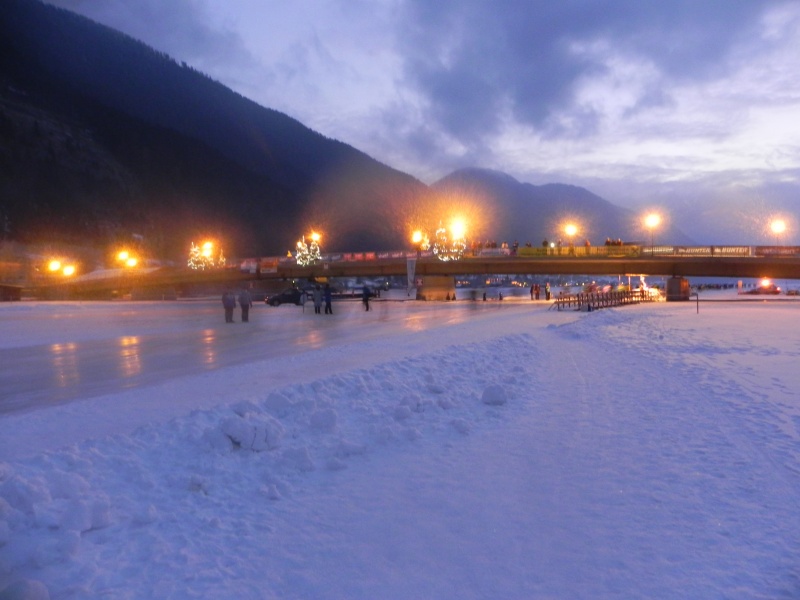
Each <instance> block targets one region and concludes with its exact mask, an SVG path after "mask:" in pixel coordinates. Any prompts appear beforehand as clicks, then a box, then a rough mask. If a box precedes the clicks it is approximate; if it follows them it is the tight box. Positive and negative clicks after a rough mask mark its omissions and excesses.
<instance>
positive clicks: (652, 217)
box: [644, 213, 661, 229]
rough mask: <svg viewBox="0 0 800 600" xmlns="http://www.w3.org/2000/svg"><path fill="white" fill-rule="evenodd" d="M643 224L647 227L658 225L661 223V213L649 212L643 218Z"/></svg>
mask: <svg viewBox="0 0 800 600" xmlns="http://www.w3.org/2000/svg"><path fill="white" fill-rule="evenodd" d="M644 225H645V227H647V228H648V229H655V228H656V227H658V226H659V225H661V215H659V214H656V213H651V214H649V215H647V216H646V217H645V218H644Z"/></svg>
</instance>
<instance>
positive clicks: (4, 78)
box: [0, 0, 425, 255]
mask: <svg viewBox="0 0 800 600" xmlns="http://www.w3.org/2000/svg"><path fill="white" fill-rule="evenodd" d="M3 4H4V6H3V10H2V12H0V84H2V86H1V87H2V91H1V92H0V108H2V112H0V139H2V144H3V151H2V153H0V194H1V195H0V212H2V216H3V219H4V223H5V225H6V230H7V232H6V235H7V236H10V237H12V238H13V239H19V240H21V241H42V240H45V239H48V238H55V237H59V236H60V237H62V238H63V237H66V238H68V239H69V240H70V241H73V242H77V241H81V240H83V241H93V242H96V243H105V242H107V241H108V240H109V239H110V238H115V237H125V236H126V235H130V234H131V233H138V234H140V235H144V236H145V237H146V238H147V239H148V240H150V242H151V243H152V244H154V245H155V246H157V248H158V250H159V251H161V252H172V253H175V252H180V253H185V248H187V247H188V245H189V242H190V240H192V239H197V238H198V236H202V235H208V234H216V235H218V236H221V237H223V238H225V239H226V247H228V248H229V254H232V253H237V254H239V255H242V254H245V255H258V254H270V253H271V254H275V253H283V252H285V251H286V250H287V248H291V247H293V246H294V242H295V241H296V240H297V239H298V238H299V237H300V235H302V234H304V233H307V232H309V231H310V230H311V229H312V228H317V229H319V230H321V231H322V232H323V233H324V234H325V236H326V238H325V241H328V242H329V243H330V244H332V245H333V246H335V247H338V248H339V249H347V250H359V249H366V248H371V249H381V248H389V247H392V248H396V247H398V246H400V245H401V244H403V243H404V240H405V238H406V237H407V236H406V230H407V226H406V224H405V223H402V216H403V206H407V205H409V204H410V203H412V202H413V201H414V199H415V198H417V197H419V195H420V194H422V193H424V192H425V186H424V185H423V184H422V183H420V182H419V181H417V180H416V179H414V178H413V177H411V176H409V175H407V174H404V173H401V172H399V171H397V170H395V169H392V168H390V167H388V166H386V165H383V164H381V163H379V162H378V161H376V160H374V159H372V158H370V157H369V156H367V155H366V154H364V153H363V152H360V151H359V150H357V149H355V148H353V147H351V146H348V145H347V144H345V143H342V142H339V141H336V140H332V139H329V138H326V137H324V136H322V135H320V134H319V133H316V132H314V131H312V130H310V129H309V128H307V127H305V126H304V125H302V124H301V123H299V122H298V121H296V120H294V119H292V118H290V117H288V116H287V115H284V114H282V113H279V112H277V111H274V110H271V109H267V108H263V107H261V106H258V105H257V104H255V103H254V102H252V101H250V100H248V99H246V98H244V97H242V96H240V95H238V94H236V93H234V92H233V91H231V90H230V89H228V88H226V87H224V86H223V85H221V84H219V83H217V82H215V81H213V80H211V79H210V78H208V77H206V76H205V75H203V74H201V73H199V72H197V71H195V70H194V69H191V68H190V67H188V66H186V65H185V64H184V65H181V64H178V63H176V62H175V61H174V60H172V59H171V58H170V57H168V56H166V55H164V54H162V53H159V52H156V51H154V50H152V49H151V48H149V47H147V46H145V45H144V44H142V43H140V42H138V41H136V40H133V39H131V38H129V37H127V36H125V35H123V34H121V33H119V32H116V31H114V30H112V29H109V28H107V27H104V26H101V25H98V24H97V23H94V22H92V21H90V20H88V19H86V18H84V17H81V16H78V15H75V14H73V13H70V12H68V11H65V10H62V9H58V8H55V7H52V6H49V5H46V4H43V3H41V2H38V1H37V0H5V1H4V3H3ZM329 247H330V246H329Z"/></svg>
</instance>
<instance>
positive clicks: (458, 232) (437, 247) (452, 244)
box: [433, 220, 467, 262]
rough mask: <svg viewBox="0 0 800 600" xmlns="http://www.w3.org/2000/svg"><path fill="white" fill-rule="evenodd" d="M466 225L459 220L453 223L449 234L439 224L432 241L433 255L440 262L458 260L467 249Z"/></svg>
mask: <svg viewBox="0 0 800 600" xmlns="http://www.w3.org/2000/svg"><path fill="white" fill-rule="evenodd" d="M466 231H467V228H466V225H465V224H464V222H463V221H461V220H456V221H454V222H453V223H452V224H451V226H450V233H449V235H448V230H447V229H446V228H445V227H443V226H442V225H441V224H440V225H439V228H438V229H437V230H436V233H435V235H434V240H433V254H434V255H435V256H436V258H438V259H439V260H441V261H444V262H448V261H452V260H459V259H460V258H461V257H462V256H464V251H465V250H466V249H467V241H466V237H465V236H466Z"/></svg>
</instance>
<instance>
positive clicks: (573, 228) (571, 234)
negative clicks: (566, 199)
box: [564, 223, 578, 237]
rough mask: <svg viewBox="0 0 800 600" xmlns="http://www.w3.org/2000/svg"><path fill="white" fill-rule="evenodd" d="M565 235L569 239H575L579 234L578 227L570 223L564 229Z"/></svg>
mask: <svg viewBox="0 0 800 600" xmlns="http://www.w3.org/2000/svg"><path fill="white" fill-rule="evenodd" d="M564 233H566V234H567V235H568V236H569V237H574V236H575V234H576V233H578V227H577V226H576V225H573V224H572V223H570V224H569V225H567V226H566V227H564Z"/></svg>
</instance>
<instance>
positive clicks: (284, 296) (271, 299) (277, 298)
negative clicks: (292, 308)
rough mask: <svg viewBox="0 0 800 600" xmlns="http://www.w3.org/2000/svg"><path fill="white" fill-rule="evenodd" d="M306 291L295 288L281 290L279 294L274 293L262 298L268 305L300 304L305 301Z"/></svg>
mask: <svg viewBox="0 0 800 600" xmlns="http://www.w3.org/2000/svg"><path fill="white" fill-rule="evenodd" d="M305 296H306V293H305V292H304V291H303V290H298V289H297V288H290V289H288V290H283V291H282V292H281V293H279V294H274V295H271V296H267V297H266V298H264V302H265V303H267V304H269V305H270V306H280V305H281V304H296V305H298V306H300V305H301V304H303V302H304V301H305Z"/></svg>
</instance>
